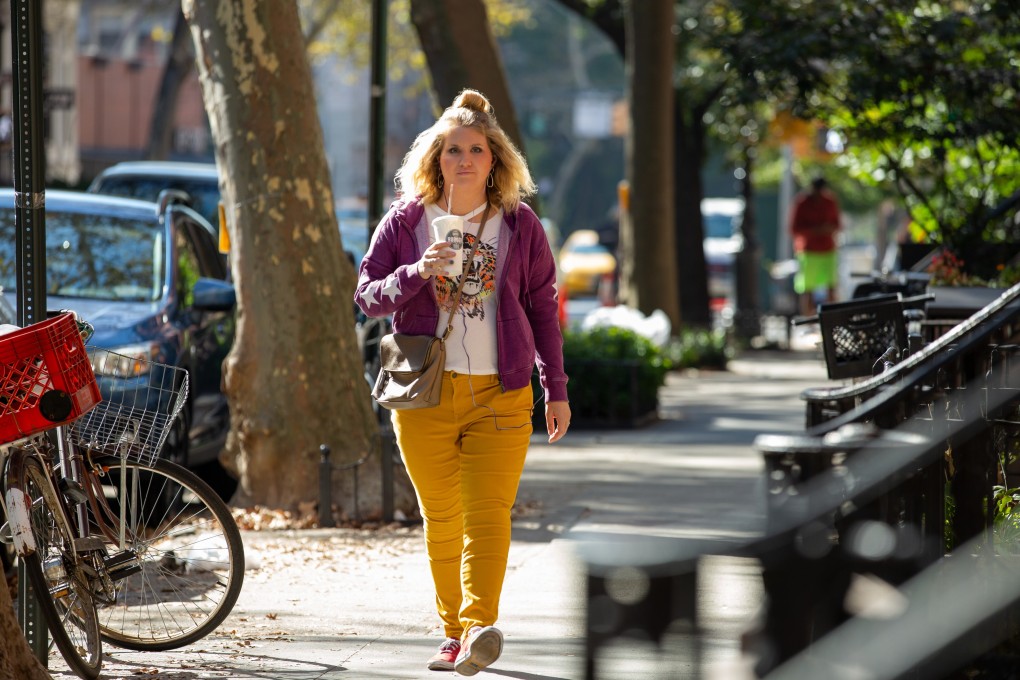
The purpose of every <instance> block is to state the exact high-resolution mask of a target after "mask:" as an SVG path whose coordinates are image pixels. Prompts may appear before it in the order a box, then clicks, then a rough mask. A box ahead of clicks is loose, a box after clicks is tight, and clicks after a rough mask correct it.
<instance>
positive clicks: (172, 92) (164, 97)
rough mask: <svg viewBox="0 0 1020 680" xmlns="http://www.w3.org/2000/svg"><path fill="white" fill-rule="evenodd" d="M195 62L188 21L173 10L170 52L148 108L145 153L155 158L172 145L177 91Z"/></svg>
mask: <svg viewBox="0 0 1020 680" xmlns="http://www.w3.org/2000/svg"><path fill="white" fill-rule="evenodd" d="M194 63H195V55H194V49H193V47H192V45H191V35H190V34H189V33H188V22H187V21H185V19H184V12H183V10H182V11H179V12H177V18H176V19H175V20H174V36H173V41H172V42H171V43H170V54H169V56H168V57H167V60H166V64H165V65H164V66H163V77H162V79H161V80H160V83H159V91H158V92H157V93H156V104H155V106H154V107H153V109H152V121H151V122H150V124H149V146H148V148H147V149H146V150H145V157H146V158H147V159H149V160H153V161H159V160H165V159H167V158H169V157H170V151H171V150H172V146H173V132H174V113H175V112H176V111H177V95H178V94H179V93H180V91H181V84H182V83H183V82H184V79H185V78H187V76H188V74H189V73H190V72H191V68H192V65H193V64H194Z"/></svg>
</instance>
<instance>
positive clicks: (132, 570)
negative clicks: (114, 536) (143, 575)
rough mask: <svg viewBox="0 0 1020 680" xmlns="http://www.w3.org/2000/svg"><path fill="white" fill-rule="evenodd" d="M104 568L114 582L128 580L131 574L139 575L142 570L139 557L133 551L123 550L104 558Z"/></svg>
mask: <svg viewBox="0 0 1020 680" xmlns="http://www.w3.org/2000/svg"><path fill="white" fill-rule="evenodd" d="M103 566H105V567H106V573H107V574H109V575H110V578H111V579H112V580H114V581H117V580H120V579H122V578H126V577H128V576H130V575H131V574H137V573H138V572H140V571H141V570H142V565H141V564H140V562H139V560H138V555H136V554H135V553H134V552H133V551H131V550H122V551H120V552H119V553H116V554H113V555H110V556H109V557H105V558H103Z"/></svg>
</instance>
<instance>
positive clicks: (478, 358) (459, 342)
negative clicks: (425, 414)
mask: <svg viewBox="0 0 1020 680" xmlns="http://www.w3.org/2000/svg"><path fill="white" fill-rule="evenodd" d="M481 212H482V211H481V210H479V211H478V213H479V214H480V213H481ZM446 214H447V213H446V211H444V210H443V209H441V208H440V207H438V206H437V205H435V204H429V205H427V206H425V219H426V220H427V221H428V223H429V224H432V220H434V219H435V218H437V217H441V216H443V215H446ZM502 223H503V211H502V209H500V210H497V211H495V212H493V211H492V210H491V209H490V211H489V219H488V222H487V223H486V225H485V230H484V231H483V232H482V242H481V243H480V244H479V245H478V248H477V250H476V251H475V258H474V262H470V263H469V262H466V261H465V263H464V264H465V267H464V270H465V272H466V275H467V280H466V281H465V282H464V291H463V292H462V293H461V296H460V305H459V308H458V309H457V311H456V312H455V313H454V315H453V331H451V333H450V337H448V338H447V339H446V370H448V371H456V372H458V373H471V374H474V375H491V374H493V373H498V372H499V366H498V364H497V360H496V296H495V292H496V253H497V252H498V249H499V229H500V226H501V225H502ZM478 226H479V225H478V224H477V223H475V222H465V223H464V230H463V232H464V233H463V238H464V244H463V248H464V255H463V256H464V258H465V260H466V259H467V256H468V253H470V252H471V247H472V246H473V245H474V243H475V240H476V239H477V235H478ZM434 242H435V239H434V238H433V237H432V229H431V228H430V229H429V243H430V244H431V243H434ZM458 283H460V277H459V276H434V277H432V285H433V286H434V289H435V294H436V301H437V302H438V303H439V324H438V325H437V327H436V334H437V335H442V334H443V333H445V332H446V324H447V321H448V319H449V314H450V305H451V304H452V303H453V298H454V295H455V294H456V293H457V284H458Z"/></svg>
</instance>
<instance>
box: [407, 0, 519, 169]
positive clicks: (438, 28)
mask: <svg viewBox="0 0 1020 680" xmlns="http://www.w3.org/2000/svg"><path fill="white" fill-rule="evenodd" d="M411 21H412V22H413V23H414V27H415V30H416V31H417V32H418V39H419V40H420V41H421V48H422V51H423V52H424V53H425V60H426V61H427V62H428V68H429V74H430V75H431V76H432V87H433V89H434V90H435V93H436V96H437V97H438V98H439V102H438V103H439V106H440V107H441V108H446V107H447V106H449V105H450V104H452V103H453V100H454V98H455V97H456V96H457V95H458V94H459V93H460V91H461V90H463V89H464V88H472V89H475V90H478V91H479V92H481V93H482V94H484V95H485V96H486V97H487V98H488V99H489V102H490V103H491V104H492V107H493V108H494V109H495V110H496V118H497V119H498V120H499V125H500V127H502V128H503V130H504V131H505V132H506V133H507V135H508V136H509V137H510V139H511V140H513V143H514V144H515V145H516V146H517V148H518V149H520V150H521V151H523V150H524V143H523V139H522V138H521V133H520V129H519V128H518V125H517V116H516V114H515V113H514V105H513V101H512V100H511V99H510V89H509V87H508V86H507V82H506V76H505V74H504V71H503V62H502V60H501V59H500V56H499V48H498V47H497V45H496V39H495V38H494V37H493V35H492V29H491V28H490V27H489V18H488V14H487V13H486V11H485V5H484V3H483V2H482V0H411Z"/></svg>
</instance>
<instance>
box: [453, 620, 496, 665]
mask: <svg viewBox="0 0 1020 680" xmlns="http://www.w3.org/2000/svg"><path fill="white" fill-rule="evenodd" d="M502 653H503V633H501V632H500V631H499V628H496V627H494V626H485V627H484V628H482V627H481V626H475V627H474V628H472V629H471V630H470V631H469V632H468V637H467V640H466V641H465V642H464V648H463V649H461V651H460V655H459V656H458V657H457V661H456V663H455V664H454V670H455V671H457V672H458V673H460V674H461V675H474V674H475V673H477V672H478V671H480V670H482V669H485V668H488V667H489V666H491V665H492V664H494V663H496V659H498V658H499V655H500V654H502Z"/></svg>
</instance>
